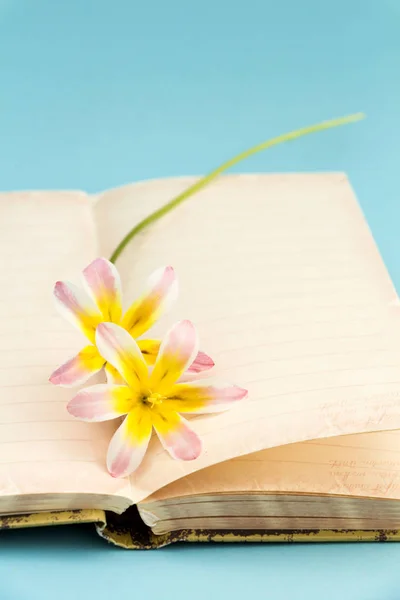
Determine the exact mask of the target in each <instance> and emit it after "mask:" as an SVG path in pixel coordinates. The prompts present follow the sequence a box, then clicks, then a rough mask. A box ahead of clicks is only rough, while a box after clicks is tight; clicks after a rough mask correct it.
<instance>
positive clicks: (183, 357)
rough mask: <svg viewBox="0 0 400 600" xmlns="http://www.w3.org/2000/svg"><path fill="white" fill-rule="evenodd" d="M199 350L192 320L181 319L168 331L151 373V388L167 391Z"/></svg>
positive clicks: (156, 390) (155, 390) (161, 391)
mask: <svg viewBox="0 0 400 600" xmlns="http://www.w3.org/2000/svg"><path fill="white" fill-rule="evenodd" d="M197 351H198V339H197V333H196V329H195V327H194V325H193V323H191V322H190V321H179V322H178V323H176V324H175V325H174V326H173V327H172V328H171V329H170V330H169V332H168V333H167V335H166V337H165V339H164V340H163V342H162V344H161V346H160V351H159V353H158V356H157V360H156V364H155V365H154V369H153V372H152V374H151V375H150V383H149V385H150V388H151V389H152V390H153V391H154V392H159V393H163V392H164V393H165V392H166V391H167V390H168V389H169V388H170V387H171V385H172V384H173V383H175V381H176V380H177V379H179V377H180V376H181V375H182V373H184V372H185V371H186V369H187V368H188V367H189V366H190V365H191V364H192V362H193V360H194V358H195V356H197Z"/></svg>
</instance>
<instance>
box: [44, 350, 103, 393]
mask: <svg viewBox="0 0 400 600" xmlns="http://www.w3.org/2000/svg"><path fill="white" fill-rule="evenodd" d="M104 362H105V361H104V359H103V358H102V357H101V356H100V354H99V352H98V350H97V348H96V347H95V346H92V345H90V346H85V348H84V349H83V350H81V351H80V352H79V354H77V355H76V356H74V358H71V360H68V361H67V362H66V363H64V364H63V365H61V367H59V368H58V369H56V371H54V373H52V375H50V379H49V381H50V382H51V383H53V384H54V385H60V386H63V387H71V386H77V385H81V384H82V383H85V381H87V380H88V379H89V377H90V376H91V375H94V374H95V373H98V371H100V369H102V367H103V366H104Z"/></svg>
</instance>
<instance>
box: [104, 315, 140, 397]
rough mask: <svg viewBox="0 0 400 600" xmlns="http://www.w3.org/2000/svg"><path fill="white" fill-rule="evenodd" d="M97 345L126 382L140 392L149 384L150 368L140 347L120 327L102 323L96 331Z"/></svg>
mask: <svg viewBox="0 0 400 600" xmlns="http://www.w3.org/2000/svg"><path fill="white" fill-rule="evenodd" d="M96 345H97V348H98V350H99V352H100V354H101V356H103V357H104V358H105V360H106V361H107V362H109V363H111V365H112V366H113V367H114V368H115V369H117V371H118V373H119V374H120V375H121V376H122V377H123V379H124V381H126V383H127V384H128V385H129V386H130V387H131V388H133V389H134V390H139V389H140V388H141V387H142V386H143V385H146V384H147V380H148V367H147V365H146V362H145V360H144V358H143V355H142V353H141V352H140V349H139V346H138V345H137V343H136V342H135V340H134V339H133V337H132V336H131V335H129V333H128V332H127V331H125V329H122V327H120V326H119V325H115V324H113V323H100V325H99V326H98V328H97V330H96Z"/></svg>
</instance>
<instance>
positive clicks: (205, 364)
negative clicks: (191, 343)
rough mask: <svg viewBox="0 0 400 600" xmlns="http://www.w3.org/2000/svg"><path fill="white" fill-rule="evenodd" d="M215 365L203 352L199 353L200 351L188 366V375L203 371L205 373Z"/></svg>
mask: <svg viewBox="0 0 400 600" xmlns="http://www.w3.org/2000/svg"><path fill="white" fill-rule="evenodd" d="M214 365H215V362H214V361H213V359H212V358H211V356H208V354H206V353H205V352H201V350H200V351H199V352H198V353H197V356H196V358H195V359H194V361H193V362H192V364H191V365H190V367H189V369H188V372H189V373H202V372H203V371H207V370H208V369H212V368H213V366H214Z"/></svg>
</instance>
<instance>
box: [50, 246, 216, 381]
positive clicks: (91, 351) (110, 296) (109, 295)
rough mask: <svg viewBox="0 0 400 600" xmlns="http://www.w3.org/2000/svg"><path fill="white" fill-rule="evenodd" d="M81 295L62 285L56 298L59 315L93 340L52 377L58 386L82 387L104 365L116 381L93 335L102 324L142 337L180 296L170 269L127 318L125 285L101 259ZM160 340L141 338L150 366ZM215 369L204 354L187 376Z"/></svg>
mask: <svg viewBox="0 0 400 600" xmlns="http://www.w3.org/2000/svg"><path fill="white" fill-rule="evenodd" d="M83 286H84V289H83V290H81V289H80V288H78V287H77V286H75V285H73V284H72V283H69V282H64V281H58V282H57V283H56V285H55V288H54V296H55V299H56V303H57V307H58V309H59V311H60V312H61V314H62V315H63V316H64V317H65V318H66V319H67V320H69V321H70V322H72V323H73V324H74V325H75V326H76V327H78V329H80V330H81V331H82V332H83V334H84V335H85V336H86V337H87V339H88V340H89V342H90V343H89V344H88V345H87V346H85V347H84V348H83V349H82V350H81V351H80V352H79V354H78V355H77V356H74V357H73V358H71V359H70V360H68V361H67V362H66V363H65V364H63V365H62V366H61V367H59V368H58V369H57V370H56V371H54V373H53V374H52V375H51V376H50V381H51V383H53V384H54V385H60V386H65V387H70V386H75V385H80V384H82V383H84V382H85V381H86V380H87V379H88V378H89V377H90V376H91V375H94V374H95V373H97V372H98V371H100V370H101V369H102V368H103V367H104V366H106V371H107V375H108V376H109V378H110V379H111V380H113V379H114V380H118V376H117V373H116V372H115V370H114V369H113V368H112V367H110V366H109V365H106V360H105V359H104V358H103V356H102V354H101V352H99V350H98V348H97V346H96V339H95V333H96V328H97V327H98V325H99V324H100V323H103V322H111V323H115V324H118V325H120V326H121V327H123V328H124V329H125V330H126V331H127V332H128V333H129V334H130V335H131V336H132V337H133V338H135V339H137V338H139V337H140V336H141V335H143V334H144V333H145V332H146V331H147V330H148V329H150V327H152V325H154V323H155V322H156V321H157V320H158V319H159V318H160V316H161V315H162V314H163V313H164V312H166V311H167V310H168V308H169V307H170V306H171V304H172V303H173V302H174V301H175V299H176V297H177V294H178V283H177V279H176V275H175V272H174V270H173V268H172V267H165V268H161V269H158V270H157V271H155V272H154V273H153V274H152V276H151V277H150V278H149V281H148V285H147V290H146V291H145V292H144V294H143V295H142V296H141V297H140V298H139V299H138V300H136V301H135V302H134V303H133V304H132V305H131V307H130V308H129V309H128V310H127V312H126V313H125V314H123V311H122V301H121V283H120V277H119V274H118V271H117V269H116V268H115V266H114V265H113V264H112V263H111V262H110V261H108V260H106V259H105V258H97V259H96V260H94V261H93V262H92V263H91V264H90V265H89V266H88V267H86V269H85V270H84V271H83ZM160 343H161V342H160V340H154V339H140V340H137V345H138V347H139V348H140V350H141V352H142V354H143V356H144V357H145V359H146V362H147V364H149V365H153V364H154V363H155V360H156V358H157V355H158V352H159V349H160ZM212 366H214V362H213V361H212V359H211V358H210V357H209V356H207V354H205V353H204V352H199V353H198V354H197V356H195V357H194V360H193V362H192V364H190V365H189V371H191V372H193V373H199V372H201V371H204V370H206V369H210V368H211V367H212Z"/></svg>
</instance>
